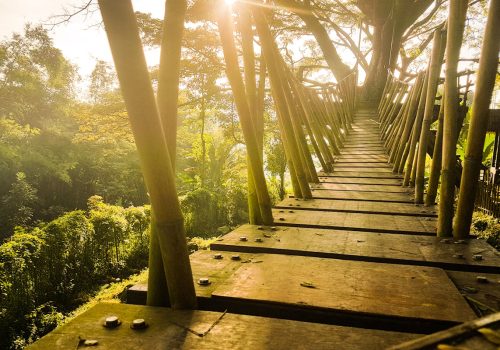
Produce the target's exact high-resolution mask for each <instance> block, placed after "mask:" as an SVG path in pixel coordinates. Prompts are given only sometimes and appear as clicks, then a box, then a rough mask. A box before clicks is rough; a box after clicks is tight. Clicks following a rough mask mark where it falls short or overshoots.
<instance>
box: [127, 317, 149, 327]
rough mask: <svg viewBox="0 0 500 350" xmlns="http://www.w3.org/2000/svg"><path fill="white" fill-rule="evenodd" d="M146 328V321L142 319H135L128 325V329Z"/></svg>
mask: <svg viewBox="0 0 500 350" xmlns="http://www.w3.org/2000/svg"><path fill="white" fill-rule="evenodd" d="M147 326H148V324H147V323H146V321H145V320H144V319H143V318H136V319H135V320H133V321H132V324H131V325H130V328H132V329H144V328H146V327H147Z"/></svg>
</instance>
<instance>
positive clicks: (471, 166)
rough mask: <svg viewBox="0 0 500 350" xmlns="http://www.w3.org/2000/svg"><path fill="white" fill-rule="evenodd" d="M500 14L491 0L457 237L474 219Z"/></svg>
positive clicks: (498, 4)
mask: <svg viewBox="0 0 500 350" xmlns="http://www.w3.org/2000/svg"><path fill="white" fill-rule="evenodd" d="M498 18H500V0H491V1H490V8H489V11H488V21H487V23H486V29H485V33H484V40H483V46H482V48H481V58H480V60H479V69H478V73H477V79H476V91H475V94H474V100H473V103H472V113H471V120H470V125H469V133H468V135H467V149H466V151H465V159H464V168H463V171H462V180H461V182H460V195H459V197H458V207H457V215H456V217H455V225H454V230H453V235H454V236H455V238H465V237H467V236H468V235H469V230H470V225H471V222H472V213H473V211H474V200H475V195H476V190H477V182H478V180H479V171H480V169H481V161H482V155H483V147H484V138H485V136H486V129H487V126H488V114H489V104H490V101H491V95H492V91H493V86H494V84H495V75H496V72H497V67H498V51H499V49H500V40H499V38H500V26H499V25H498V24H495V23H494V21H495V20H498Z"/></svg>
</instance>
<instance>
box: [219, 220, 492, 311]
mask: <svg viewBox="0 0 500 350" xmlns="http://www.w3.org/2000/svg"><path fill="white" fill-rule="evenodd" d="M240 237H246V238H247V241H241V240H240ZM256 239H258V241H256ZM260 240H261V241H260ZM428 246H432V247H433V248H434V249H435V250H443V251H445V253H446V254H441V255H436V256H433V255H431V256H429V255H428V254H426V252H425V250H424V249H422V247H428ZM211 249H212V250H221V251H232V252H234V251H238V252H247V253H269V254H285V255H300V256H314V257H320V258H334V259H342V260H357V261H371V262H383V263H391V264H404V265H418V266H431V267H439V268H445V269H447V270H457V271H474V272H467V273H464V274H466V276H467V278H469V280H466V282H465V283H464V282H463V280H465V277H463V276H462V275H461V274H457V276H458V277H457V280H458V283H457V281H455V274H454V273H453V274H451V278H452V279H453V281H454V282H455V283H456V284H457V285H459V286H463V285H467V284H469V283H470V279H471V278H472V279H473V280H474V281H473V282H475V279H476V276H477V275H478V273H481V274H485V273H486V276H491V277H489V279H490V283H489V284H485V286H486V287H488V286H491V288H489V289H488V288H485V289H484V290H485V293H488V292H491V293H492V294H493V295H495V294H498V292H499V290H500V289H499V288H498V287H499V283H500V278H496V277H494V276H497V277H500V276H499V275H490V274H487V273H488V272H494V271H495V270H498V268H499V267H500V256H498V254H497V253H496V251H495V249H494V248H493V247H491V246H490V245H489V244H487V243H486V242H485V241H483V240H475V239H471V240H468V241H467V244H452V243H443V242H442V239H440V238H438V237H430V236H422V235H419V236H410V235H401V234H391V235H389V234H383V233H374V232H358V231H349V230H334V229H313V228H302V227H300V228H299V227H286V226H279V227H276V228H270V227H260V226H255V225H243V226H241V227H239V228H238V229H236V230H235V231H233V232H231V233H229V234H227V235H225V236H224V237H223V239H222V240H220V241H217V242H214V243H213V244H212V245H211ZM477 251H484V253H483V256H484V259H483V260H474V259H473V255H474V253H475V252H477ZM456 254H462V255H463V256H464V258H463V259H458V258H455V257H454V256H453V255H456ZM495 288H496V293H495V292H494V290H495ZM499 297H500V296H499ZM494 298H496V297H495V296H494V297H493V299H494ZM494 300H496V301H497V302H499V301H500V298H498V299H494Z"/></svg>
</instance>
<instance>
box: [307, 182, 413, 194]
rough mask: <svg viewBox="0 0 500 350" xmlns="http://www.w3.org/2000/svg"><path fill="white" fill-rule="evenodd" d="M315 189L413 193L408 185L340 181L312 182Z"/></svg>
mask: <svg viewBox="0 0 500 350" xmlns="http://www.w3.org/2000/svg"><path fill="white" fill-rule="evenodd" d="M310 186H311V188H314V189H315V190H335V191H365V192H384V193H413V190H412V189H411V188H408V187H402V186H401V185H399V186H394V185H371V184H339V183H324V182H322V183H319V184H314V183H312V184H310Z"/></svg>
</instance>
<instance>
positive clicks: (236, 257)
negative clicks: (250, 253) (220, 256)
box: [231, 255, 241, 260]
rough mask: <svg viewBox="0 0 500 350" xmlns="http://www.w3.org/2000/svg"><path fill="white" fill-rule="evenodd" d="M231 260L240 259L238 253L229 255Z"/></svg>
mask: <svg viewBox="0 0 500 350" xmlns="http://www.w3.org/2000/svg"><path fill="white" fill-rule="evenodd" d="M231 260H241V258H240V256H239V255H233V256H231Z"/></svg>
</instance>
